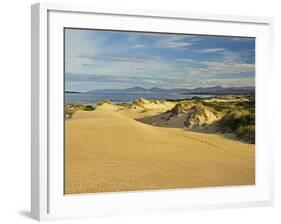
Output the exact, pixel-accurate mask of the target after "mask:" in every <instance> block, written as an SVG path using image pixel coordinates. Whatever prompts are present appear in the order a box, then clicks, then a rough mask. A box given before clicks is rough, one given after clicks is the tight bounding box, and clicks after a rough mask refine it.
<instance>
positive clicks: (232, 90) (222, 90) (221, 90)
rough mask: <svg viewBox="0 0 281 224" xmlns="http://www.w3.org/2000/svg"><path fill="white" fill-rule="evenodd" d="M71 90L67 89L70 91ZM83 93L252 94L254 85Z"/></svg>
mask: <svg viewBox="0 0 281 224" xmlns="http://www.w3.org/2000/svg"><path fill="white" fill-rule="evenodd" d="M71 92H73V91H68V93H71ZM85 93H132V94H153V93H158V94H161V93H163V94H165V93H177V94H198V95H223V94H253V93H255V87H250V86H249V87H229V88H227V87H221V86H213V87H198V88H194V89H189V88H175V89H162V88H158V87H153V88H143V87H139V86H136V87H132V88H127V89H99V90H90V91H87V92H85Z"/></svg>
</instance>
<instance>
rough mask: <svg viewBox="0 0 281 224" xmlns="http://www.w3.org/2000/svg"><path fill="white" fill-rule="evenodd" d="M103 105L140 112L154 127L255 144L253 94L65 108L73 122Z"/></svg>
mask: <svg viewBox="0 0 281 224" xmlns="http://www.w3.org/2000/svg"><path fill="white" fill-rule="evenodd" d="M103 105H113V106H116V107H118V108H119V110H136V111H139V113H142V115H139V116H137V117H135V119H136V120H137V121H140V122H143V123H147V124H152V125H154V126H155V125H156V126H161V127H169V126H173V127H181V128H186V129H190V130H196V131H200V130H201V131H212V132H220V133H225V134H233V135H234V136H235V137H236V138H237V139H239V140H242V141H246V142H248V143H252V144H254V143H255V98H254V96H253V95H251V94H250V95H233V96H232V95H227V96H215V97H207V98H199V97H194V98H191V99H183V100H149V99H144V98H139V99H137V100H135V101H133V102H132V103H119V104H113V103H112V102H111V101H110V100H107V99H105V100H100V101H98V102H97V103H96V104H95V105H90V104H68V105H66V106H65V118H66V119H70V118H72V116H73V114H74V113H75V112H76V111H78V110H82V111H89V112H90V111H94V110H96V109H97V108H99V107H102V106H103ZM167 106H168V107H167ZM165 108H168V109H165ZM150 115H153V116H150Z"/></svg>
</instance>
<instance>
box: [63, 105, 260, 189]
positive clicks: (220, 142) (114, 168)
mask: <svg viewBox="0 0 281 224" xmlns="http://www.w3.org/2000/svg"><path fill="white" fill-rule="evenodd" d="M65 142H66V146H65V150H66V151H65V156H66V158H65V159H66V160H65V170H66V173H65V174H66V176H65V177H66V178H65V180H66V182H65V193H94V192H108V191H132V190H150V189H169V188H186V187H207V186H222V185H224V186H225V185H249V184H254V183H255V168H254V167H255V164H254V155H255V151H254V145H250V144H246V143H242V142H239V141H235V140H231V139H227V138H225V137H224V136H221V135H218V134H203V133H195V132H190V131H184V130H183V129H180V128H162V127H154V126H151V125H147V124H144V123H141V122H138V121H135V120H133V119H131V118H128V117H126V116H124V115H122V114H121V113H119V112H116V111H114V110H112V108H111V109H110V108H104V109H100V110H95V111H93V112H82V111H80V112H77V113H76V114H75V116H74V118H73V119H71V120H67V121H66V141H65Z"/></svg>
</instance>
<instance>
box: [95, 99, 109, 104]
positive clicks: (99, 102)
mask: <svg viewBox="0 0 281 224" xmlns="http://www.w3.org/2000/svg"><path fill="white" fill-rule="evenodd" d="M104 103H107V104H112V102H111V101H110V100H107V99H105V100H100V101H98V102H97V103H96V105H97V106H101V105H103V104H104Z"/></svg>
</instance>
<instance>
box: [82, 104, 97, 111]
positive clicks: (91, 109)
mask: <svg viewBox="0 0 281 224" xmlns="http://www.w3.org/2000/svg"><path fill="white" fill-rule="evenodd" d="M94 109H95V107H93V106H92V105H86V106H85V107H84V108H83V110H84V111H93V110H94Z"/></svg>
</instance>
